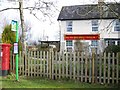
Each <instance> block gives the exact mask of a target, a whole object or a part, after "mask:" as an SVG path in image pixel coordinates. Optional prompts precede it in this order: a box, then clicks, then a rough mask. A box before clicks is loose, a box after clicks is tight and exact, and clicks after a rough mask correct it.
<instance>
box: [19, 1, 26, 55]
mask: <svg viewBox="0 0 120 90" xmlns="http://www.w3.org/2000/svg"><path fill="white" fill-rule="evenodd" d="M19 11H20V20H21V28H22V53H23V54H25V51H26V46H25V39H24V38H25V30H24V15H23V0H19Z"/></svg>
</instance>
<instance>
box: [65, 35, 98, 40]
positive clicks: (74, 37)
mask: <svg viewBox="0 0 120 90" xmlns="http://www.w3.org/2000/svg"><path fill="white" fill-rule="evenodd" d="M64 39H65V40H99V39H100V34H71V35H65V36H64Z"/></svg>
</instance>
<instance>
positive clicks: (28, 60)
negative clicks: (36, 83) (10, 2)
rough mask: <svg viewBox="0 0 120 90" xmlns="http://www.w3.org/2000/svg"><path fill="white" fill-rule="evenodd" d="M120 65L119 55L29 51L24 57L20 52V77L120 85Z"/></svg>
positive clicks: (12, 65)
mask: <svg viewBox="0 0 120 90" xmlns="http://www.w3.org/2000/svg"><path fill="white" fill-rule="evenodd" d="M119 61H120V54H119V53H117V54H114V53H112V54H111V53H108V54H106V53H103V54H99V55H96V54H95V53H93V54H92V55H91V54H87V53H86V54H84V53H79V52H71V53H68V52H67V53H60V52H52V51H51V52H50V51H29V52H28V53H27V54H26V56H23V55H22V54H21V52H20V54H19V75H25V76H30V77H40V76H41V77H48V78H50V79H74V80H79V81H81V82H89V83H96V82H97V83H108V84H109V83H112V84H118V83H119V82H120V73H119V72H120V63H119ZM11 70H12V71H15V60H14V58H11Z"/></svg>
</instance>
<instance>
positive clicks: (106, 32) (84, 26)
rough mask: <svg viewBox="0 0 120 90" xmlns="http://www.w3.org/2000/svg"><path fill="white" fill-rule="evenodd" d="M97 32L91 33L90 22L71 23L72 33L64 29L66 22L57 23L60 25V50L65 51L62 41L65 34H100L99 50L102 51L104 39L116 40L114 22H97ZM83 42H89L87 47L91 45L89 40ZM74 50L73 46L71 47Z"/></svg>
mask: <svg viewBox="0 0 120 90" xmlns="http://www.w3.org/2000/svg"><path fill="white" fill-rule="evenodd" d="M98 23H99V24H98V25H99V27H98V31H94V32H93V31H92V24H91V20H76V21H73V27H72V28H73V29H72V30H73V31H72V32H67V28H66V21H59V25H60V31H61V35H60V48H61V49H60V50H62V51H63V50H66V41H65V40H64V35H65V34H96V33H99V34H100V40H99V45H98V47H99V49H100V50H103V48H105V44H104V38H118V35H119V34H118V32H117V31H116V32H115V31H114V20H112V19H106V20H102V19H101V20H99V21H98ZM85 42H89V45H91V41H90V40H85ZM73 50H74V45H73Z"/></svg>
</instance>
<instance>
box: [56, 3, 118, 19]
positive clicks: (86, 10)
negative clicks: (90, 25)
mask: <svg viewBox="0 0 120 90" xmlns="http://www.w3.org/2000/svg"><path fill="white" fill-rule="evenodd" d="M116 18H119V19H120V3H109V4H104V5H103V8H102V10H100V7H99V5H98V4H89V5H74V6H63V7H62V9H61V12H60V14H59V16H58V20H61V21H62V20H86V19H116Z"/></svg>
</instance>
